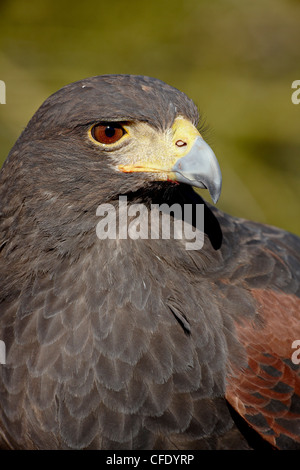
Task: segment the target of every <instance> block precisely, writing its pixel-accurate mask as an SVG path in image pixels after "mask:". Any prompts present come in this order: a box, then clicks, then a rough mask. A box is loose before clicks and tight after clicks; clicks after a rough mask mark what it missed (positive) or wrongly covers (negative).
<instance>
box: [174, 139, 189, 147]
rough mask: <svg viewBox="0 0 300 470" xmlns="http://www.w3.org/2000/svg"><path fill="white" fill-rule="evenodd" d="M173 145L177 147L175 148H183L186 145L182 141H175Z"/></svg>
mask: <svg viewBox="0 0 300 470" xmlns="http://www.w3.org/2000/svg"><path fill="white" fill-rule="evenodd" d="M175 145H177V147H184V146H185V145H187V143H186V142H184V141H183V140H177V141H176V142H175Z"/></svg>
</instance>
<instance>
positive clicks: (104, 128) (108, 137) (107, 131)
mask: <svg viewBox="0 0 300 470" xmlns="http://www.w3.org/2000/svg"><path fill="white" fill-rule="evenodd" d="M125 132H126V131H125V129H124V128H123V127H122V126H121V124H118V123H116V122H107V123H106V122H102V123H100V124H97V125H96V126H94V127H93V129H92V136H93V137H94V139H95V140H97V142H100V143H101V144H108V145H109V144H114V143H116V142H118V140H120V139H121V137H123V135H124V134H125Z"/></svg>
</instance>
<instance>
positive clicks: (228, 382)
mask: <svg viewBox="0 0 300 470" xmlns="http://www.w3.org/2000/svg"><path fill="white" fill-rule="evenodd" d="M198 123H199V113H198V110H197V107H196V106H195V104H194V103H193V101H192V100H191V99H189V98H188V97H187V96H186V95H185V94H184V93H182V92H181V91H179V90H177V89H175V88H173V87H172V86H169V85H167V84H165V83H164V82H162V81H160V80H158V79H154V78H149V77H145V76H135V75H102V76H96V77H92V78H87V79H84V80H82V81H78V82H75V83H72V84H70V85H67V86H65V87H63V88H62V89H60V90H59V91H57V92H56V93H54V94H53V95H52V96H50V97H49V98H48V99H47V100H46V101H45V102H44V103H43V104H42V105H41V107H40V108H39V109H38V111H37V112H36V114H35V115H34V116H33V117H32V119H31V120H30V122H29V123H28V125H27V127H26V128H25V130H24V131H23V132H22V134H21V136H20V137H19V139H18V140H17V142H16V144H15V145H14V147H13V148H12V150H11V152H10V154H9V156H8V158H7V160H6V162H5V163H4V165H3V168H2V170H1V176H0V184H1V189H0V217H1V219H0V250H1V252H0V262H1V271H0V291H1V292H0V340H1V341H2V343H1V344H3V345H5V357H4V358H3V359H2V364H0V442H1V447H2V448H4V449H110V450H113V449H115V450H118V449H168V450H171V449H190V450H192V449H255V448H263V449H269V448H270V449H273V448H274V449H296V448H299V447H300V374H299V367H300V366H299V365H298V363H299V360H297V359H298V354H297V348H296V347H297V345H298V342H297V341H299V340H300V240H299V238H297V237H296V236H295V235H293V234H290V233H288V232H285V231H283V230H280V229H277V228H274V227H271V226H267V225H262V224H259V223H255V222H251V221H247V220H244V219H239V218H235V217H232V216H230V215H227V214H225V213H223V212H221V211H220V210H218V209H217V208H216V206H215V204H210V203H208V202H206V201H204V200H203V199H202V198H201V197H200V196H199V194H198V193H199V191H198V193H197V192H196V191H195V190H194V188H197V187H198V188H206V189H207V190H208V192H207V194H208V195H209V194H210V196H211V198H212V200H213V202H214V203H216V202H217V200H218V198H219V196H220V191H221V171H220V167H219V164H218V161H217V159H216V156H215V154H214V152H213V151H212V149H211V147H210V146H209V145H208V144H207V143H206V142H205V140H204V139H203V137H202V135H201V129H200V130H199V129H198V127H199V125H198ZM205 194H206V192H205ZM162 206H164V208H170V211H169V213H167V211H166V210H165V211H163V210H162V211H160V208H161V207H162ZM99 208H100V209H99ZM110 208H111V209H112V211H110V210H109V209H110ZM124 208H125V209H126V211H125V212H124ZM137 208H140V212H138V211H137V210H136V209H137ZM172 208H173V209H174V210H171V209H172ZM178 208H180V209H182V211H181V213H180V214H181V215H180V214H179V212H178V210H177V209H178ZM201 208H202V209H201ZM175 209H176V210H175ZM200 209H201V210H200ZM188 210H189V214H190V217H189V219H188V222H186V219H185V214H187V213H188ZM176 211H177V212H176ZM201 211H202V212H201ZM175 212H176V214H175ZM157 213H159V214H160V215H161V216H162V215H163V214H165V217H166V218H167V219H168V220H169V221H170V232H169V234H170V236H164V237H163V236H162V229H161V228H162V226H160V227H159V228H158V231H155V230H154V231H153V233H152V232H151V230H150V228H152V227H150V225H151V223H152V219H151V215H153V214H154V215H155V214H156V215H157ZM109 214H110V218H109V217H108V215H109ZM124 214H125V216H126V215H127V218H128V220H127V219H124ZM178 214H179V216H178ZM197 214H198V215H199V214H200V216H201V214H202V218H201V217H200V216H199V220H200V219H201V220H202V221H203V224H202V225H201V224H200V225H199V227H198V222H197V220H198V219H197ZM112 215H114V216H115V219H116V220H115V222H116V224H115V225H113V220H114V219H113V217H112ZM161 219H162V222H163V221H165V220H166V219H163V217H162V218H161ZM153 220H154V218H153ZM109 221H112V225H110V223H109ZM145 221H146V224H145ZM158 221H159V222H160V221H161V220H160V219H158ZM178 222H179V223H181V226H184V227H185V226H189V227H190V228H192V229H193V230H194V233H200V234H201V235H202V239H201V243H199V246H198V247H197V249H195V247H193V246H192V247H190V246H187V242H188V241H189V240H188V236H187V234H188V232H185V231H184V230H182V231H181V236H175V235H176V233H177V232H176V230H177V229H176V230H175V228H176V227H177V228H178V227H179V225H178ZM99 224H100V225H99ZM126 224H127V225H128V230H127V226H125V225H126ZM175 226H176V227H175ZM130 227H131V236H130V234H129V228H130ZM116 228H117V230H116ZM100 229H101V230H102V232H101V230H100ZM125 229H126V230H127V231H126V230H125ZM147 229H149V230H147ZM99 231H100V232H101V234H102V236H99ZM197 231H198V232H197ZM150 232H151V233H150ZM149 233H150V235H151V234H152V235H153V236H150V235H149ZM101 234H100V235H101ZM105 234H106V236H105ZM111 234H113V235H115V236H111ZM126 235H127V236H126ZM200 238H201V237H200ZM299 342H300V341H299Z"/></svg>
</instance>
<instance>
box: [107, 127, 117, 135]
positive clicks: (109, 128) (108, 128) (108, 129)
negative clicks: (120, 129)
mask: <svg viewBox="0 0 300 470" xmlns="http://www.w3.org/2000/svg"><path fill="white" fill-rule="evenodd" d="M115 133H116V130H115V128H114V127H112V126H107V127H106V129H105V135H106V137H113V136H114V135H115Z"/></svg>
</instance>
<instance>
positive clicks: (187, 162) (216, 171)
mask: <svg viewBox="0 0 300 470" xmlns="http://www.w3.org/2000/svg"><path fill="white" fill-rule="evenodd" d="M171 171H172V172H173V173H174V174H175V177H174V180H175V181H178V182H180V183H186V184H190V185H191V186H196V187H197V188H206V189H208V191H209V194H210V195H211V198H212V200H213V202H214V203H216V202H217V201H218V199H219V197H220V194H221V187H222V174H221V170H220V166H219V163H218V160H217V159H216V156H215V154H214V152H213V151H212V149H211V148H210V146H209V145H208V144H207V143H206V142H205V141H204V140H203V139H202V137H200V136H198V137H196V139H195V141H194V143H193V146H192V147H191V149H190V151H189V152H188V153H187V154H186V155H184V156H183V157H181V158H179V159H178V160H177V161H176V163H175V165H174V166H173V168H172V170H171Z"/></svg>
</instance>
